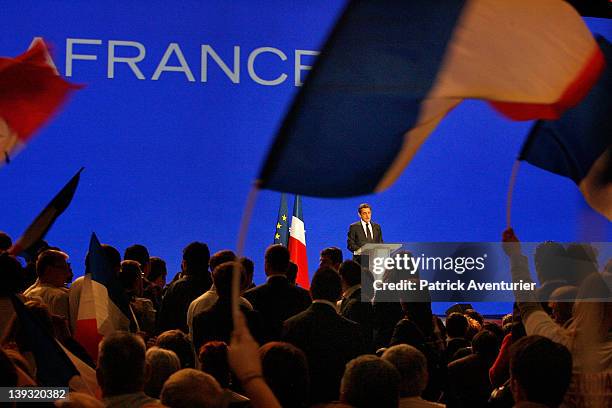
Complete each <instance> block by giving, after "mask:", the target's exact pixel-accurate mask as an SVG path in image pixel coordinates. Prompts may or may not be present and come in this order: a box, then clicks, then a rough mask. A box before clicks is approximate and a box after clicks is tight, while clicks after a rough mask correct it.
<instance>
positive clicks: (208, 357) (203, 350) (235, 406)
mask: <svg viewBox="0 0 612 408" xmlns="http://www.w3.org/2000/svg"><path fill="white" fill-rule="evenodd" d="M198 361H199V363H200V369H201V370H202V371H203V372H205V373H207V374H210V375H212V376H213V377H214V378H215V380H217V382H218V383H219V385H220V386H221V388H223V390H224V392H225V394H226V395H227V397H226V400H227V402H228V407H229V408H239V407H244V408H246V407H248V406H249V399H248V398H247V397H245V396H244V395H241V394H238V393H237V392H234V391H232V390H231V389H230V387H231V386H232V383H231V380H232V374H231V372H230V368H229V362H228V360H227V344H226V343H225V342H222V341H209V342H208V343H206V344H204V345H203V346H202V347H200V351H199V352H198Z"/></svg>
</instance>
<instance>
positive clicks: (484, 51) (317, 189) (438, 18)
mask: <svg viewBox="0 0 612 408" xmlns="http://www.w3.org/2000/svg"><path fill="white" fill-rule="evenodd" d="M604 65H605V63H604V58H603V55H602V52H601V50H600V48H599V47H598V45H597V43H596V41H595V39H594V38H593V36H592V34H591V33H590V32H589V30H588V28H587V27H586V25H585V24H584V22H583V21H582V18H581V17H580V15H579V14H578V13H577V12H576V10H574V8H572V6H571V5H569V4H568V3H566V2H565V1H562V0H538V1H530V0H513V1H499V0H445V1H434V0H421V1H418V0H413V1H405V0H385V1H380V0H354V1H351V2H350V3H349V4H348V6H347V8H346V10H345V11H344V13H343V14H342V16H341V17H340V19H339V21H338V23H337V24H336V26H335V27H334V29H333V31H332V33H331V35H330V36H329V38H328V39H327V41H326V43H325V45H324V47H323V49H322V51H321V54H320V56H319V57H318V59H317V62H316V63H315V65H314V67H313V69H312V71H311V73H310V74H309V76H308V78H307V80H306V81H305V84H304V86H303V87H302V89H301V90H300V92H299V93H298V95H297V96H296V98H295V100H294V102H293V105H292V107H291V109H290V111H289V113H288V114H287V116H286V117H285V119H284V122H283V124H282V126H281V128H280V130H279V132H278V134H277V136H276V139H275V141H274V143H273V145H272V147H271V149H270V151H269V153H268V156H267V159H266V161H265V163H264V166H263V168H262V171H261V173H260V177H259V179H260V185H261V186H262V187H263V188H267V189H271V190H277V191H284V192H289V193H295V194H303V195H311V196H319V197H346V196H355V195H363V194H370V193H372V192H379V191H382V190H384V189H386V188H388V187H389V186H391V185H392V184H393V182H394V181H395V180H396V179H397V178H398V177H399V176H400V174H401V173H402V171H403V170H404V168H405V167H406V166H407V165H408V163H409V162H410V161H411V159H412V158H413V157H414V155H415V154H416V152H417V151H418V149H419V147H420V146H421V145H422V144H423V143H424V142H425V140H426V139H427V137H428V136H429V134H430V133H431V132H432V131H433V130H434V129H435V128H436V126H437V125H438V123H440V121H441V120H442V119H443V118H444V117H445V116H446V115H447V114H448V112H450V111H451V110H452V109H453V108H455V107H456V106H457V105H458V104H459V103H461V101H462V100H464V99H468V98H473V99H482V100H486V101H488V102H489V104H490V105H491V107H492V108H493V109H494V110H496V111H498V112H499V113H501V114H502V115H504V116H506V117H507V118H509V119H512V120H532V119H549V120H552V119H558V118H559V117H560V116H561V115H562V114H563V112H564V111H566V110H567V109H568V108H571V107H573V106H575V105H576V104H577V103H578V102H580V100H581V99H583V97H584V96H585V95H586V94H587V93H588V92H589V90H590V89H591V87H592V86H593V85H594V83H595V82H596V81H597V79H598V77H599V75H600V73H601V72H602V71H603V69H604ZM474 120H478V118H474ZM339 164H340V165H339Z"/></svg>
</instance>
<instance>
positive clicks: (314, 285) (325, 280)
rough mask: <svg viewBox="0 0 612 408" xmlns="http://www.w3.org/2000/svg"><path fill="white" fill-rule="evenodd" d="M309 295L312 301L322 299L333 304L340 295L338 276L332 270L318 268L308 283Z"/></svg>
mask: <svg viewBox="0 0 612 408" xmlns="http://www.w3.org/2000/svg"><path fill="white" fill-rule="evenodd" d="M310 294H311V295H312V299H313V300H317V299H322V300H328V301H330V302H335V301H337V300H338V299H340V296H341V295H342V284H341V283H340V275H338V272H336V271H334V270H333V269H332V268H329V267H324V268H319V269H318V270H317V271H316V272H315V274H314V275H313V277H312V282H310Z"/></svg>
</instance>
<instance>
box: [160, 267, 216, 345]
mask: <svg viewBox="0 0 612 408" xmlns="http://www.w3.org/2000/svg"><path fill="white" fill-rule="evenodd" d="M211 285H212V278H211V277H210V273H209V272H208V271H206V273H205V275H204V276H197V277H196V276H193V275H186V276H183V277H182V278H180V279H179V280H177V281H175V282H172V283H171V284H170V285H169V286H168V287H167V288H166V291H165V293H164V297H163V298H162V302H161V307H160V308H159V310H158V311H157V332H158V333H162V332H164V331H166V330H173V329H180V330H182V331H183V332H185V333H189V328H188V327H187V309H188V308H189V305H190V304H191V302H192V301H193V300H194V299H195V298H197V297H198V296H200V295H201V294H202V293H204V292H206V291H207V290H208V289H210V287H211Z"/></svg>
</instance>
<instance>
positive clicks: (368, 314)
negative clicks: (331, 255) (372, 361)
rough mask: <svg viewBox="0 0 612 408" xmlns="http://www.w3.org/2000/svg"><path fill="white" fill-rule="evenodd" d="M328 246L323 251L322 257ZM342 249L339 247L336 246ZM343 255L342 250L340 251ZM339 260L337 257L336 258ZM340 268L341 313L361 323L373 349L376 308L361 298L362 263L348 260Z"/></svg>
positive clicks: (363, 332)
mask: <svg viewBox="0 0 612 408" xmlns="http://www.w3.org/2000/svg"><path fill="white" fill-rule="evenodd" d="M327 249H333V247H332V248H326V249H324V250H323V252H321V259H323V253H324V252H325V251H326V250H327ZM335 249H337V250H338V251H340V249H339V248H335ZM340 256H342V251H340ZM336 260H337V259H336ZM332 269H334V270H338V272H339V274H340V280H341V282H342V300H340V304H339V310H340V315H341V316H342V317H345V318H347V319H349V320H352V321H354V322H356V323H359V326H360V327H361V332H362V335H363V339H364V341H365V344H366V347H367V349H368V350H371V351H373V344H372V341H373V323H372V321H373V319H374V309H373V307H372V304H371V303H370V302H366V301H363V299H362V298H361V265H359V264H358V263H357V262H355V261H352V260H348V261H344V262H342V263H341V264H340V266H339V269H335V268H333V267H332Z"/></svg>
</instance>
